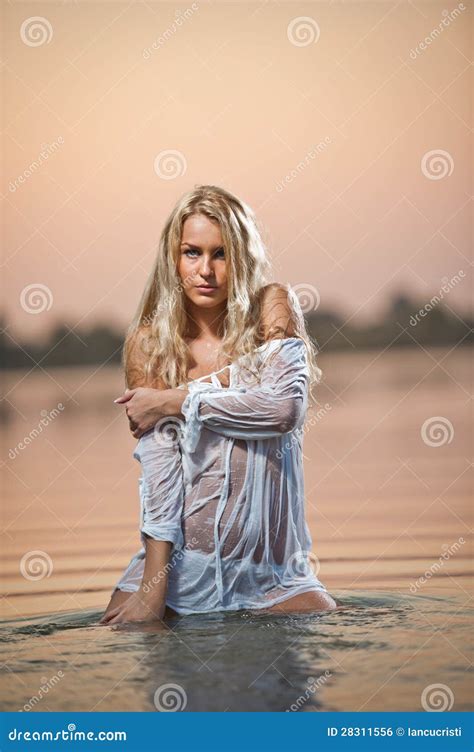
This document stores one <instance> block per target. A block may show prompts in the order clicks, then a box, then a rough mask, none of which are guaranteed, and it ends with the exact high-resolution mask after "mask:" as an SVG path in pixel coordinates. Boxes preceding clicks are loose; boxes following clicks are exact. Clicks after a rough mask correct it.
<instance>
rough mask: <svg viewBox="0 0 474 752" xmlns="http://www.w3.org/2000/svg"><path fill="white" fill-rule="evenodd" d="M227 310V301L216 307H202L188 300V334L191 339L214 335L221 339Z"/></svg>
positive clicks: (213, 336)
mask: <svg viewBox="0 0 474 752" xmlns="http://www.w3.org/2000/svg"><path fill="white" fill-rule="evenodd" d="M226 310H227V301H224V302H223V303H222V304H221V305H218V306H215V307H214V308H201V306H197V305H196V304H195V303H193V302H192V301H191V300H187V301H186V312H187V314H188V326H187V334H188V336H189V337H191V339H197V338H199V337H206V336H207V337H212V338H215V339H221V337H222V324H223V320H224V316H225V312H226Z"/></svg>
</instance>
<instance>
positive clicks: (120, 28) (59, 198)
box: [2, 0, 473, 339]
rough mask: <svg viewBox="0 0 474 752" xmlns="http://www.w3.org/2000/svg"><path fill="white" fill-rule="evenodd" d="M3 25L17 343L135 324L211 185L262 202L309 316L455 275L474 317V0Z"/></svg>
mask: <svg viewBox="0 0 474 752" xmlns="http://www.w3.org/2000/svg"><path fill="white" fill-rule="evenodd" d="M3 25H4V29H5V30H4V53H3V57H4V66H3V76H4V82H3V91H4V109H3V118H2V120H3V128H2V132H3V136H2V138H3V153H4V171H3V178H2V197H3V200H2V206H3V216H4V223H3V227H4V230H3V241H4V242H3V253H2V257H3V262H2V271H3V274H2V281H3V286H4V295H3V300H4V306H3V311H4V313H5V314H6V316H7V322H8V330H9V332H10V334H11V336H13V337H16V338H19V339H22V338H23V339H32V338H37V337H39V338H41V337H42V336H45V334H46V333H47V332H49V331H50V329H51V327H52V326H53V325H54V324H56V323H57V322H60V321H65V322H67V323H68V324H70V325H71V326H73V327H74V328H77V329H78V330H80V329H81V328H89V327H91V326H93V325H94V324H95V323H98V322H101V321H102V322H106V323H110V324H112V325H114V326H117V327H120V328H125V327H126V326H127V325H128V323H129V321H130V320H131V317H132V316H133V314H134V312H135V309H136V306H137V304H138V301H139V298H140V295H141V292H142V290H143V287H144V284H145V281H146V278H147V276H148V273H149V271H150V269H151V267H152V264H153V260H154V257H155V254H156V252H157V247H158V240H159V236H160V233H161V230H162V227H163V224H164V222H165V221H166V218H167V216H168V215H169V213H170V211H171V209H172V208H173V206H174V204H175V202H176V200H177V199H178V198H179V197H180V196H181V195H182V194H183V193H185V192H186V191H188V190H190V189H192V188H193V187H194V186H195V185H196V184H199V183H213V184H218V185H220V186H222V187H224V188H226V189H227V190H229V191H231V192H232V193H235V194H236V195H237V196H239V197H240V198H242V199H243V200H244V201H246V202H247V203H248V204H249V205H250V206H251V207H252V208H253V210H254V211H255V212H256V214H257V218H258V220H259V223H260V226H261V228H262V233H263V237H264V241H265V243H266V245H267V248H268V251H269V255H270V258H271V260H272V263H273V277H274V279H276V280H279V281H282V282H288V283H289V284H290V285H291V286H293V287H294V289H296V290H297V292H298V294H299V295H301V298H300V299H301V300H303V301H304V306H306V310H309V309H313V308H314V309H315V308H317V307H320V308H321V309H323V308H324V309H327V308H331V309H333V310H337V311H339V312H340V313H341V314H342V315H344V316H347V317H350V316H352V317H353V322H355V321H359V322H360V323H361V324H362V323H366V322H369V321H371V320H374V319H376V318H377V316H379V315H382V313H383V311H384V310H385V307H386V305H387V302H388V299H389V296H391V295H392V294H394V293H396V292H399V291H404V292H406V293H408V294H413V295H417V296H418V297H419V298H420V299H421V301H422V302H424V301H426V302H427V301H429V300H430V298H431V297H432V296H433V295H435V294H437V293H439V291H440V290H441V289H442V286H443V284H444V285H445V288H446V286H447V292H446V293H445V302H446V304H447V305H449V306H450V307H452V308H453V309H454V310H456V311H459V312H463V311H464V312H466V311H468V310H469V305H470V298H471V295H470V293H471V290H472V283H471V277H470V274H469V257H470V254H471V246H472V242H471V240H472V227H471V222H470V217H471V212H472V209H471V207H472V182H471V181H472V177H471V175H472V146H471V143H472V91H473V89H472V81H470V78H471V76H472V74H471V69H470V64H469V57H470V28H471V25H472V4H470V3H467V2H466V3H462V2H461V3H459V4H457V5H456V4H453V5H446V4H440V3H437V2H430V3H427V2H405V1H404V0H402V2H399V3H398V4H397V3H391V2H329V1H328V2H309V3H307V2H266V3H265V2H249V3H247V2H233V3H232V2H231V3H229V2H220V3H216V2H212V3H211V2H201V1H199V2H195V3H188V4H187V5H180V6H179V9H177V8H176V6H175V5H174V4H173V3H166V2H158V3H157V2H148V1H147V2H120V3H119V2H113V1H112V2H72V1H71V2H69V1H68V0H66V2H61V3H51V2H48V3H43V2H35V3H28V2H21V3H11V4H4V6H3ZM453 280H454V281H453ZM308 301H309V302H308Z"/></svg>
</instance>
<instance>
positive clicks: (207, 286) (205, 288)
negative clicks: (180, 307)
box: [196, 285, 217, 293]
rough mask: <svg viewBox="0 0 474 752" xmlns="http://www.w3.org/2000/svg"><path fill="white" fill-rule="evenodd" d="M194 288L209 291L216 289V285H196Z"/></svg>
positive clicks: (203, 291) (204, 291)
mask: <svg viewBox="0 0 474 752" xmlns="http://www.w3.org/2000/svg"><path fill="white" fill-rule="evenodd" d="M196 290H199V292H202V293H209V292H213V291H214V290H217V287H213V286H212V285H196Z"/></svg>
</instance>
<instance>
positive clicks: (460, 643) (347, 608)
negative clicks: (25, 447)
mask: <svg viewBox="0 0 474 752" xmlns="http://www.w3.org/2000/svg"><path fill="white" fill-rule="evenodd" d="M336 599H337V602H338V603H339V604H340V606H339V608H338V609H337V610H336V611H332V612H321V613H316V614H311V615H308V614H271V615H270V614H258V613H250V612H245V611H240V612H238V613H222V612H221V613H213V614H209V615H207V614H196V615H191V616H184V617H176V618H174V619H169V621H168V622H167V624H166V625H164V626H161V627H160V626H158V625H156V626H155V625H151V624H149V625H145V624H142V625H139V624H130V625H117V626H110V627H106V626H99V625H98V623H97V622H98V619H99V618H100V617H101V615H102V611H97V610H90V609H89V610H85V611H74V612H68V613H60V614H52V615H49V616H44V615H43V616H41V617H39V616H35V617H31V618H23V619H17V620H14V621H13V620H9V621H3V622H2V627H3V630H2V637H1V653H2V655H1V659H2V660H3V661H5V662H6V663H7V668H8V669H9V670H10V671H11V672H13V673H14V674H15V676H13V675H11V676H10V678H9V680H8V691H5V692H4V698H5V701H4V708H3V709H4V710H20V709H21V708H23V707H24V706H25V709H27V710H45V711H51V710H62V711H65V710H75V711H89V710H93V711H104V710H107V711H120V710H124V711H153V710H184V711H230V712H232V711H285V710H288V711H297V712H307V711H318V710H335V711H341V710H366V711H367V710H384V709H385V710H421V709H422V707H421V704H420V703H421V700H420V698H421V693H422V691H423V689H424V688H425V687H426V686H428V685H430V684H434V683H437V682H438V683H439V682H442V683H443V684H444V685H446V686H447V687H448V688H449V689H450V691H451V692H452V693H453V696H454V705H453V708H452V709H453V710H471V709H472V707H471V705H470V701H469V697H470V693H469V687H470V681H469V672H468V666H469V660H468V656H469V654H470V649H469V646H468V635H469V634H470V631H469V620H470V617H471V614H470V611H469V610H468V609H467V608H466V607H465V606H463V605H462V604H463V599H462V598H459V597H454V596H453V597H446V596H443V597H431V596H422V595H417V596H411V595H399V594H397V593H388V592H380V593H371V594H368V593H363V592H359V593H357V592H356V593H354V592H353V593H350V594H349V593H347V592H344V593H336ZM447 622H449V629H444V628H443V626H444V625H445V624H446V623H447ZM446 637H447V638H448V639H447V640H446V639H445V638H446ZM463 656H464V657H463ZM27 703H28V705H26V704H27Z"/></svg>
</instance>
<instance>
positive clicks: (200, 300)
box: [187, 293, 227, 308]
mask: <svg viewBox="0 0 474 752" xmlns="http://www.w3.org/2000/svg"><path fill="white" fill-rule="evenodd" d="M187 297H188V299H189V300H191V301H192V302H193V303H194V305H196V306H199V307H200V308H215V307H216V306H220V305H222V303H224V302H225V301H226V300H227V297H224V298H223V297H222V296H220V297H217V296H216V297H214V296H209V297H208V296H207V295H199V293H198V294H197V295H187Z"/></svg>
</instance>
